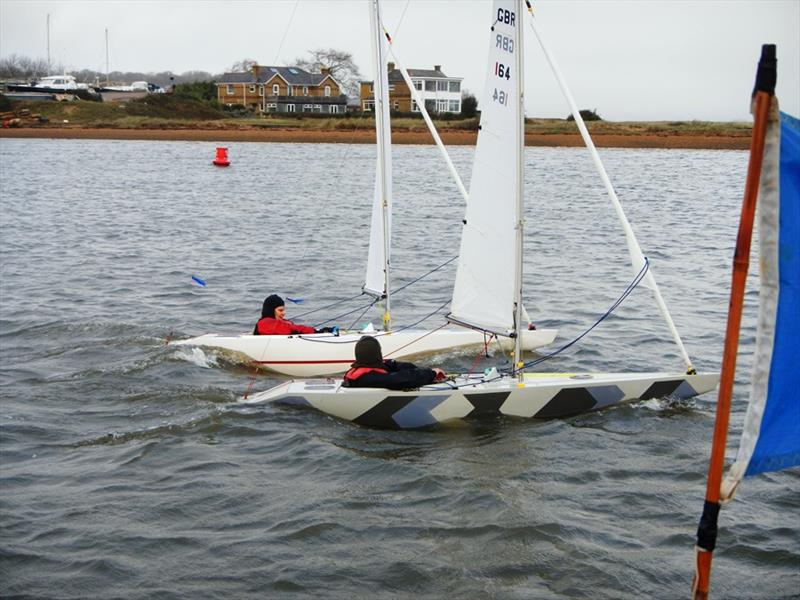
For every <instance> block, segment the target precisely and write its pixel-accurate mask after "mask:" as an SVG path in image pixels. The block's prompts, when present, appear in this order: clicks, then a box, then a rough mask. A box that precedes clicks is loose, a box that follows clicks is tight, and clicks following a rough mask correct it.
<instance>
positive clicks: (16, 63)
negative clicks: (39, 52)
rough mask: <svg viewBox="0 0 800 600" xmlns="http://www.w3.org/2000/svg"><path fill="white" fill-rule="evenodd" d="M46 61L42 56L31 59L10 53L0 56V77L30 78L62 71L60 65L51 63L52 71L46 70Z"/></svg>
mask: <svg viewBox="0 0 800 600" xmlns="http://www.w3.org/2000/svg"><path fill="white" fill-rule="evenodd" d="M47 66H48V65H47V61H46V60H45V59H43V58H37V59H32V58H29V57H27V56H21V55H19V54H11V55H10V56H7V57H6V58H0V77H2V78H3V79H31V78H36V77H44V76H46V75H52V74H53V73H62V72H63V69H64V67H63V66H62V65H60V64H59V65H53V66H52V73H51V72H48V69H47Z"/></svg>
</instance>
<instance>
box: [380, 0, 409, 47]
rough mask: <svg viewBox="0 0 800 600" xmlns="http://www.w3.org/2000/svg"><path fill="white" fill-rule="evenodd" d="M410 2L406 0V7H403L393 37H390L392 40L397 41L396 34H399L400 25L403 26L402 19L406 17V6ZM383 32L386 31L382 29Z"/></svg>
mask: <svg viewBox="0 0 800 600" xmlns="http://www.w3.org/2000/svg"><path fill="white" fill-rule="evenodd" d="M410 2H411V0H406V5H405V6H404V7H403V13H402V14H401V15H400V20H399V21H398V22H397V26H396V27H395V28H394V35H393V36H392V40H395V39H397V34H398V33H400V25H402V24H403V19H404V18H405V16H406V11H407V10H408V4H409V3H410ZM383 30H384V31H386V28H385V27H384V28H383Z"/></svg>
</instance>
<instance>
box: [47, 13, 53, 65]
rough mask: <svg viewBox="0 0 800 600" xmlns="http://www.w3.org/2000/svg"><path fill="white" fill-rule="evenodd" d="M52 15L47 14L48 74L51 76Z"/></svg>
mask: <svg viewBox="0 0 800 600" xmlns="http://www.w3.org/2000/svg"><path fill="white" fill-rule="evenodd" d="M51 72H52V69H51V68H50V13H47V74H48V75H50V73H51Z"/></svg>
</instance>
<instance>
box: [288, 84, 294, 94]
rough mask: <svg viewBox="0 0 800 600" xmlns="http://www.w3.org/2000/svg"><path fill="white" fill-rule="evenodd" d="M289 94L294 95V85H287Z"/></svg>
mask: <svg viewBox="0 0 800 600" xmlns="http://www.w3.org/2000/svg"><path fill="white" fill-rule="evenodd" d="M289 96H294V86H293V85H290V86H289Z"/></svg>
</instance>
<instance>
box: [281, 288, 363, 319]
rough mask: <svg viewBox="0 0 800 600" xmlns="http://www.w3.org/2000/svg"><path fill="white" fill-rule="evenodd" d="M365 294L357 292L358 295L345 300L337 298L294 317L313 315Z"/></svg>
mask: <svg viewBox="0 0 800 600" xmlns="http://www.w3.org/2000/svg"><path fill="white" fill-rule="evenodd" d="M363 295H364V292H361V293H360V294H357V295H355V296H352V297H350V298H345V299H343V300H337V301H336V302H333V303H331V304H328V305H327V306H320V307H319V308H315V309H314V310H308V311H306V312H304V313H300V314H299V315H295V316H294V318H295V319H299V318H301V317H305V316H307V315H313V314H314V313H316V312H319V311H321V310H326V309H328V308H333V307H335V306H339V305H340V304H344V303H345V302H350V301H351V300H355V299H356V298H360V297H361V296H363ZM356 310H358V309H356Z"/></svg>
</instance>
